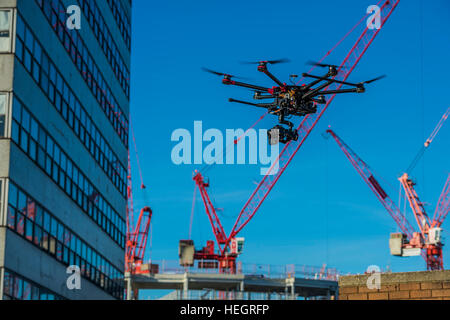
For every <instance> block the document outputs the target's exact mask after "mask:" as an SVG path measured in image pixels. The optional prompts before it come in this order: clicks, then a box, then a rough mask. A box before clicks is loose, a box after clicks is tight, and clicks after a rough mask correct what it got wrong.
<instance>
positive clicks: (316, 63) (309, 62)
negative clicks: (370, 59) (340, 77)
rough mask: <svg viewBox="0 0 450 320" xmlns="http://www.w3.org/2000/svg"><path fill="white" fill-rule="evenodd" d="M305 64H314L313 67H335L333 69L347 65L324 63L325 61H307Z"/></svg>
mask: <svg viewBox="0 0 450 320" xmlns="http://www.w3.org/2000/svg"><path fill="white" fill-rule="evenodd" d="M306 64H308V65H311V66H315V67H321V68H335V69H339V68H340V69H346V68H347V67H344V66H343V67H340V66H337V65H334V64H326V63H320V62H316V61H312V60H310V61H308V62H307V63H306Z"/></svg>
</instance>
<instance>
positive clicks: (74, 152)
mask: <svg viewBox="0 0 450 320" xmlns="http://www.w3.org/2000/svg"><path fill="white" fill-rule="evenodd" d="M130 23H131V0H96V1H90V0H75V1H73V0H0V299H25V300H27V299H122V298H123V297H124V283H123V273H124V248H125V232H126V230H125V229H126V216H125V215H126V202H127V200H126V196H127V190H126V183H127V154H128V153H127V148H128V119H129V118H128V116H129V94H130V89H129V82H130V77H129V70H130V35H131V32H130V29H131V27H130ZM78 272H79V275H80V277H79V280H80V281H77V280H78V278H77V275H78Z"/></svg>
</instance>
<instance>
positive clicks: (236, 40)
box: [131, 0, 450, 273]
mask: <svg viewBox="0 0 450 320" xmlns="http://www.w3.org/2000/svg"><path fill="white" fill-rule="evenodd" d="M375 3H376V1H373V0H371V1H369V0H363V1H361V0H351V1H345V2H344V1H331V0H330V1H328V0H323V1H278V2H273V1H266V0H261V1H253V0H252V1H215V0H213V1H201V0H199V1H157V2H155V1H144V0H135V1H134V8H133V48H132V70H131V74H132V91H131V118H132V122H133V125H134V131H135V134H136V139H137V144H138V151H139V155H140V161H141V164H142V167H143V174H144V180H145V183H146V185H147V187H148V188H147V191H146V195H143V194H142V192H140V191H139V190H138V189H135V190H134V191H135V192H134V194H135V203H136V204H137V205H143V204H144V203H145V204H146V205H147V204H148V205H150V206H151V207H152V208H153V211H154V216H153V246H152V248H153V250H152V258H153V259H154V260H160V259H169V260H176V259H177V258H178V257H177V254H178V241H179V240H180V239H185V238H187V237H188V231H189V219H190V212H191V202H192V195H193V190H194V182H193V181H192V179H191V178H192V171H193V170H194V169H196V168H197V167H196V166H176V165H174V164H172V162H171V158H170V155H171V149H172V147H173V146H174V145H175V143H173V142H171V141H170V137H171V134H172V132H173V130H175V129H177V128H186V129H190V130H192V128H193V122H194V121H195V120H202V121H203V126H204V128H219V129H225V128H244V129H245V128H248V127H249V126H250V125H251V124H252V123H253V122H254V121H256V119H258V118H259V117H260V116H261V115H262V113H263V111H262V110H261V109H256V108H252V107H247V106H243V105H237V104H230V103H228V102H227V98H228V97H234V98H238V99H239V98H243V99H246V98H248V96H247V95H246V91H245V90H243V89H239V88H232V87H225V86H223V85H221V83H220V78H215V77H214V76H212V75H210V74H207V73H204V72H202V71H201V67H203V66H205V67H209V68H212V69H217V70H219V71H223V72H229V73H232V74H238V75H242V76H245V77H249V78H251V79H252V80H253V81H254V82H258V83H261V84H262V85H268V84H271V83H270V81H268V80H267V79H266V78H265V77H264V76H263V75H262V74H260V73H258V72H257V71H256V69H255V68H254V66H247V65H241V64H239V61H242V60H255V59H256V60H260V59H276V58H289V59H291V61H292V62H291V63H289V64H283V65H276V66H274V67H273V68H272V69H271V70H272V71H273V72H274V73H275V74H276V75H278V76H279V77H280V78H282V79H283V80H285V81H287V80H288V75H289V74H291V73H297V74H300V73H302V72H306V71H307V70H308V66H306V65H305V62H306V61H308V60H318V59H320V58H321V57H322V56H323V55H324V54H325V53H326V52H327V51H328V50H329V49H331V47H332V46H333V45H334V44H335V43H336V42H337V41H338V40H339V39H340V38H341V37H342V36H343V35H344V34H345V33H346V32H347V31H348V30H349V29H350V28H351V27H352V26H353V25H354V24H355V23H356V22H357V21H358V20H359V19H360V18H361V17H362V16H363V15H364V13H365V10H366V8H367V7H368V6H369V5H371V4H375ZM449 13H450V4H449V2H448V1H447V0H433V1H423V11H420V1H419V0H409V1H401V2H400V4H399V6H398V7H397V9H396V10H395V12H394V14H393V15H392V16H391V18H390V20H389V21H388V23H387V25H386V26H385V28H384V30H382V31H381V32H380V34H379V36H378V37H377V39H376V40H375V42H374V43H373V45H372V46H371V48H370V49H369V51H368V52H367V53H366V55H365V57H364V58H363V60H362V61H361V63H360V64H359V66H358V68H357V69H356V70H355V72H354V73H353V74H352V76H351V78H350V79H351V80H354V81H358V82H359V81H363V80H367V79H370V78H373V77H376V76H378V75H380V74H387V75H388V77H387V78H386V79H384V80H383V81H380V82H377V83H374V84H373V85H371V86H370V87H368V91H367V93H365V94H363V95H345V96H339V97H337V98H336V99H335V101H334V102H333V103H332V105H331V106H330V108H329V110H328V111H327V112H326V114H325V115H324V117H323V118H322V119H321V121H320V122H319V124H318V125H317V127H316V128H315V129H314V131H313V133H312V134H311V136H310V137H309V138H308V140H307V141H306V143H305V144H304V145H303V147H302V148H301V149H300V151H299V153H298V154H297V155H296V157H295V158H294V160H293V161H292V163H291V165H290V166H289V168H288V169H287V170H286V172H285V173H284V175H283V176H282V177H281V179H280V180H279V182H278V184H277V185H276V187H275V188H274V190H273V191H272V193H271V194H270V196H269V198H268V199H267V200H266V201H265V203H264V204H263V205H262V207H261V208H260V210H259V211H258V213H257V215H256V216H255V217H254V219H253V220H252V221H251V222H250V224H249V225H247V227H246V228H245V229H244V230H243V232H242V233H241V235H242V236H244V237H245V238H246V243H245V248H244V253H243V255H242V256H241V258H240V259H241V261H243V262H248V263H270V264H290V263H295V264H306V265H319V266H320V265H322V263H327V264H328V265H329V266H331V267H336V268H338V269H339V270H342V271H344V272H352V273H362V272H364V271H365V270H366V268H367V267H368V266H369V265H378V266H380V267H382V268H386V266H387V265H389V266H390V267H391V268H392V269H393V270H394V271H413V270H423V269H424V268H425V263H424V261H423V260H422V258H420V257H415V258H404V259H401V258H395V257H391V256H390V254H389V247H388V239H389V233H390V232H395V231H397V228H396V225H395V223H394V221H393V220H392V219H391V218H390V217H389V215H388V214H387V212H386V211H385V210H384V208H383V207H382V205H381V204H380V203H379V202H378V200H377V199H376V198H375V196H374V195H373V194H372V193H371V191H370V190H369V188H368V187H367V186H366V185H365V183H364V182H363V180H362V179H361V178H360V176H359V175H358V174H357V173H356V171H355V170H354V169H353V167H352V166H351V164H350V163H349V162H348V160H347V159H346V158H345V156H344V154H343V153H342V151H341V150H340V149H339V148H338V146H337V145H336V143H335V142H334V141H333V140H328V141H327V140H325V139H324V138H323V137H322V133H323V132H324V131H325V130H326V129H327V126H328V125H332V126H333V128H334V129H335V130H336V132H337V133H338V134H340V135H341V137H343V138H344V140H346V142H347V143H348V144H349V145H350V146H351V147H352V148H353V149H354V150H355V151H357V152H358V153H359V155H360V156H361V157H362V158H363V159H364V160H365V161H366V162H367V163H369V164H370V165H371V167H372V168H373V169H375V170H376V172H378V173H379V174H380V175H381V176H382V177H383V179H384V180H383V181H382V184H383V185H384V186H385V188H386V190H387V191H388V192H389V194H390V196H391V197H392V198H393V199H394V200H395V201H397V199H398V186H399V185H398V181H397V178H398V177H399V175H400V174H401V173H402V170H405V169H406V167H407V166H408V165H409V163H410V161H411V160H412V159H413V157H414V156H415V154H416V152H417V151H418V149H419V148H420V146H421V145H422V144H423V142H424V141H425V139H426V137H427V136H428V135H429V134H430V133H431V131H432V130H433V128H434V126H435V124H436V123H437V121H438V120H439V118H440V117H441V116H442V114H443V113H444V111H445V110H446V108H447V107H448V106H449V99H448V95H447V93H448V90H449V89H448V88H449V77H448V75H449V74H450V63H449V60H448V52H449V49H450V32H449V29H450V27H449V23H448V14H449ZM422 19H423V20H422ZM421 21H423V37H422V36H421V32H420V30H421V28H420V25H421ZM351 39H352V40H353V38H351ZM421 41H423V48H424V50H423V60H422V58H421V57H422V56H421ZM349 45H351V43H350V42H344V43H343V46H344V49H345V48H348V47H349ZM343 53H344V51H338V52H337V53H336V55H332V56H330V57H329V59H328V60H326V61H327V62H329V63H335V64H339V63H340V62H341V60H342V59H343ZM422 61H423V77H422V71H421V70H422V69H421V68H422V67H421V66H422ZM422 97H423V99H422ZM275 124H276V119H275V118H274V117H268V118H267V119H266V120H265V121H263V122H262V123H261V124H260V126H259V127H258V128H271V127H272V126H273V125H275ZM449 141H450V123H447V124H446V126H445V127H444V128H443V129H442V131H441V132H440V134H439V136H438V137H437V139H436V140H435V142H434V144H433V145H432V146H431V147H430V149H429V150H428V151H427V153H426V155H425V157H424V159H423V161H421V162H420V164H419V166H418V167H417V168H416V170H415V172H414V176H415V177H416V178H417V182H418V186H417V192H418V193H419V195H420V196H421V198H422V200H423V201H425V202H427V203H429V207H428V210H429V211H430V213H433V212H434V207H435V204H436V202H437V199H438V196H439V194H440V192H441V190H442V187H443V184H444V182H445V179H446V175H447V173H448V172H449V156H450V148H449V147H450V143H449ZM133 165H134V163H133ZM134 169H137V168H136V167H134ZM258 172H259V166H249V165H247V166H216V167H215V168H214V169H212V170H210V171H209V172H208V176H209V178H210V181H211V185H212V186H211V189H210V194H211V196H212V198H213V199H214V200H215V205H216V207H220V208H224V211H223V212H221V213H220V215H221V218H222V220H223V222H224V225H225V229H226V231H227V232H228V231H229V230H230V229H231V227H232V224H233V222H234V220H235V217H236V215H237V214H238V213H239V211H240V209H241V207H242V206H243V205H244V203H245V202H246V200H247V199H248V197H249V196H250V194H251V192H252V190H253V188H254V187H255V184H254V182H253V181H254V180H256V179H258V180H259V179H260V176H259V175H258ZM134 183H135V186H137V185H139V183H138V175H137V170H134ZM410 219H411V222H413V221H412V218H411V217H410ZM445 227H447V228H450V225H449V223H448V221H447V222H446V223H445V224H444V228H445ZM446 235H447V237H448V238H449V235H450V234H449V233H448V232H447V233H446ZM193 239H194V240H195V243H196V245H197V246H200V245H203V244H204V242H205V241H206V240H208V239H213V234H212V232H211V227H210V225H209V222H208V220H207V218H206V214H205V211H204V208H203V205H202V204H201V202H200V201H197V204H196V209H195V218H194V226H193ZM449 254H450V250H449V249H448V247H446V248H445V252H444V262H445V264H446V266H448V263H449V261H450V260H449V259H448V257H449Z"/></svg>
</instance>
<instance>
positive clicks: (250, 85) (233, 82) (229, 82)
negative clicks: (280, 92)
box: [223, 78, 269, 92]
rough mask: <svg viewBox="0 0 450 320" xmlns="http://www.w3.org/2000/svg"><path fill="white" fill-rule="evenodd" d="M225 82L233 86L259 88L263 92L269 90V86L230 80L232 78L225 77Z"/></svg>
mask: <svg viewBox="0 0 450 320" xmlns="http://www.w3.org/2000/svg"><path fill="white" fill-rule="evenodd" d="M223 83H224V84H228V85H233V86H238V87H244V88H248V89H253V90H258V91H262V92H269V88H265V87H261V86H256V85H253V84H249V83H244V82H239V81H234V80H230V79H227V78H225V79H224V80H223Z"/></svg>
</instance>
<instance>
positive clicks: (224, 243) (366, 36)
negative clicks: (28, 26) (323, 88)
mask: <svg viewBox="0 0 450 320" xmlns="http://www.w3.org/2000/svg"><path fill="white" fill-rule="evenodd" d="M399 2H400V1H399V0H397V1H392V0H382V1H380V2H379V3H378V6H379V7H380V18H381V24H380V28H378V29H377V28H369V27H367V26H365V27H364V30H363V32H362V33H361V35H360V36H359V37H358V39H357V40H356V42H355V44H354V45H353V46H352V48H351V49H350V51H349V52H348V54H347V56H346V57H345V59H344V60H343V62H342V63H341V65H340V67H339V68H338V70H339V72H338V74H337V75H336V76H335V77H334V79H336V80H340V81H343V82H345V81H346V80H347V78H348V77H349V76H350V74H351V73H352V72H353V70H354V69H355V67H356V65H357V64H358V63H359V61H360V60H361V58H362V57H363V55H364V54H365V53H366V51H367V49H368V48H369V47H370V45H371V44H372V42H373V40H374V39H375V38H376V36H377V35H378V33H379V31H380V30H381V29H383V27H384V25H385V23H386V21H387V20H388V19H389V17H390V16H391V14H392V12H393V11H394V9H395V8H396V7H397V5H398V3H399ZM366 17H367V15H366V16H365V17H363V19H362V20H360V22H359V24H361V23H363V22H364V23H365V20H366ZM359 24H358V25H359ZM358 25H356V26H355V27H357V26H358ZM355 27H354V28H352V30H350V32H352V31H353V30H354V29H355ZM350 32H349V33H347V35H346V36H345V37H347V36H348V35H349V34H350ZM345 37H344V38H345ZM342 40H343V39H342ZM342 40H341V41H339V42H338V44H337V45H339V44H340V43H341V42H342ZM337 45H336V46H335V47H333V49H332V50H330V51H329V52H328V53H327V54H326V55H325V56H324V57H323V58H322V59H321V60H320V61H319V62H322V61H323V60H324V59H325V57H327V56H328V55H329V54H330V53H331V52H332V51H333V50H334V49H335V48H336V47H337ZM299 82H301V80H300V81H299ZM341 87H342V84H339V83H333V84H331V85H330V86H329V87H327V89H330V90H339V89H340V88H341ZM335 96H336V95H333V96H332V97H330V99H329V100H328V102H327V103H326V104H325V105H316V106H317V112H316V113H314V114H309V115H307V116H305V117H304V118H303V120H302V121H301V123H300V124H299V125H298V127H297V128H296V129H297V133H298V140H297V141H290V142H288V143H287V144H286V145H285V146H284V148H283V150H282V151H281V153H280V155H279V156H278V157H277V159H276V160H275V162H274V164H273V165H272V167H271V168H270V169H269V171H268V173H267V174H266V175H265V176H264V177H263V178H262V180H261V181H260V182H259V184H258V186H257V187H256V189H255V190H254V192H253V194H252V195H251V196H250V198H249V199H248V201H247V202H246V203H245V205H244V207H243V208H242V210H241V211H240V213H239V215H238V217H237V220H236V222H235V224H234V226H233V228H232V230H231V232H230V233H229V235H228V236H227V235H226V234H225V232H224V230H223V227H222V225H221V223H220V220H219V218H218V217H217V214H216V212H215V209H214V206H213V205H212V204H211V202H210V200H209V196H208V194H207V192H206V188H207V186H208V183H206V184H205V183H204V179H203V176H202V175H201V173H200V172H195V174H194V181H195V182H196V184H197V186H198V188H199V189H200V191H201V194H202V199H203V202H204V204H205V207H206V213H207V215H208V217H209V219H210V222H211V225H212V228H213V233H214V235H215V237H216V241H217V245H218V247H219V251H218V252H217V253H215V252H214V250H215V249H214V242H212V241H209V242H208V245H207V246H206V247H205V248H203V250H201V251H199V252H197V251H195V257H197V258H206V257H210V258H211V260H215V261H218V262H219V264H220V269H221V271H225V270H229V271H230V272H234V271H235V260H236V257H237V255H238V254H239V252H240V248H238V246H239V245H242V241H241V242H239V241H238V240H239V239H237V238H236V237H237V235H238V234H239V232H240V231H241V230H242V229H243V228H244V227H245V226H246V225H247V224H248V223H249V222H250V220H251V219H252V218H253V217H254V216H255V214H256V212H257V211H258V209H259V208H260V206H261V205H262V203H263V202H264V200H265V199H266V198H267V196H268V195H269V193H270V191H271V190H272V189H273V187H274V186H275V184H276V183H277V181H278V179H280V177H281V175H282V174H283V172H284V171H285V170H286V168H287V167H288V165H289V163H290V162H291V161H292V159H293V158H294V156H295V155H296V153H297V152H298V150H299V149H300V147H301V146H302V145H303V143H304V142H305V140H306V138H307V137H308V136H309V134H310V133H311V131H312V130H313V129H314V127H315V126H316V124H317V122H318V121H319V119H320V118H321V117H322V115H323V114H324V112H325V111H326V110H327V108H328V106H329V105H330V103H331V102H332V101H333V100H334V98H335ZM275 168H279V170H278V171H276V169H275ZM230 244H232V245H233V246H234V247H235V249H232V250H230V248H229V247H230ZM186 248H188V249H186ZM233 250H234V251H233ZM187 251H189V252H191V253H192V251H193V242H192V240H181V241H180V263H181V264H184V265H191V264H192V263H193V261H192V259H191V258H190V257H189V255H187V254H186V252H187ZM202 252H203V253H202ZM186 257H187V258H186ZM195 257H194V258H195ZM200 260H201V259H200ZM207 265H208V266H212V267H213V266H214V264H207Z"/></svg>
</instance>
